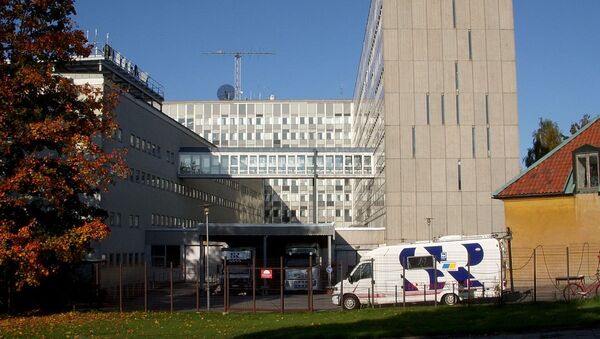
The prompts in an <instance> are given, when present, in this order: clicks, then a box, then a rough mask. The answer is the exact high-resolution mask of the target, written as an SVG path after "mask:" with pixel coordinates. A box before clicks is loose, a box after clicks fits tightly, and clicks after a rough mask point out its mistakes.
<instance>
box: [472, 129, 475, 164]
mask: <svg viewBox="0 0 600 339" xmlns="http://www.w3.org/2000/svg"><path fill="white" fill-rule="evenodd" d="M471 151H472V153H473V158H475V126H472V127H471Z"/></svg>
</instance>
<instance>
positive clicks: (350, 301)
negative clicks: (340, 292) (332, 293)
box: [342, 294, 360, 310]
mask: <svg viewBox="0 0 600 339" xmlns="http://www.w3.org/2000/svg"><path fill="white" fill-rule="evenodd" d="M342 307H343V308H344V309H345V310H357V309H359V308H360V302H359V301H358V298H357V297H356V296H354V295H352V294H346V295H344V298H343V299H342Z"/></svg>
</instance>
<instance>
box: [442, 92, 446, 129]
mask: <svg viewBox="0 0 600 339" xmlns="http://www.w3.org/2000/svg"><path fill="white" fill-rule="evenodd" d="M441 104H442V125H445V124H446V106H445V103H444V94H442V102H441Z"/></svg>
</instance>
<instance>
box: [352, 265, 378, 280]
mask: <svg viewBox="0 0 600 339" xmlns="http://www.w3.org/2000/svg"><path fill="white" fill-rule="evenodd" d="M372 277H373V269H372V267H371V263H362V264H360V265H358V266H356V268H355V269H354V271H352V273H351V274H350V279H351V280H352V281H359V280H360V279H370V278H372Z"/></svg>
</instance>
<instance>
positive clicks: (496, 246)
mask: <svg viewBox="0 0 600 339" xmlns="http://www.w3.org/2000/svg"><path fill="white" fill-rule="evenodd" d="M504 251H505V245H504V240H503V239H501V238H498V237H496V236H495V235H482V236H469V237H467V236H445V237H442V238H440V239H438V240H436V241H432V242H429V241H428V242H417V243H413V244H403V245H394V246H383V247H379V248H377V249H374V250H372V251H370V252H368V253H367V254H366V255H364V256H363V257H362V258H361V260H360V262H359V264H358V265H357V266H356V267H355V268H354V270H352V272H351V273H350V274H349V275H348V277H347V279H345V280H343V281H341V282H339V283H337V284H336V285H335V287H334V291H333V296H332V302H333V303H334V304H336V305H341V306H342V307H344V308H345V309H357V308H360V307H361V305H367V304H373V305H381V304H395V303H402V302H407V303H414V302H432V301H437V302H441V303H445V304H449V305H453V304H456V303H459V302H460V301H462V300H465V299H467V298H471V299H473V298H481V297H496V296H500V294H501V293H502V290H503V288H504V284H505V277H506V275H505V267H506V266H507V265H506V264H505V260H506V256H505V254H504Z"/></svg>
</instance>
